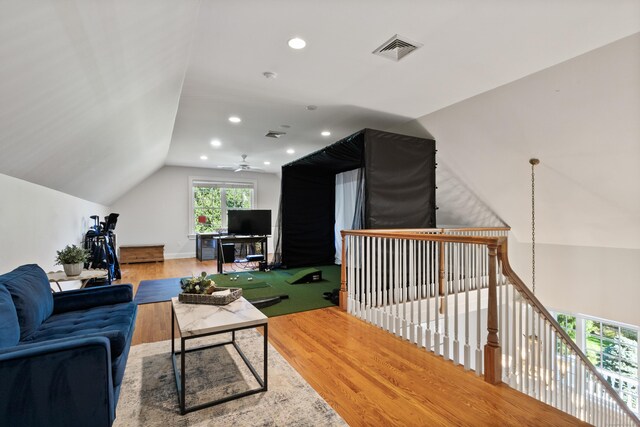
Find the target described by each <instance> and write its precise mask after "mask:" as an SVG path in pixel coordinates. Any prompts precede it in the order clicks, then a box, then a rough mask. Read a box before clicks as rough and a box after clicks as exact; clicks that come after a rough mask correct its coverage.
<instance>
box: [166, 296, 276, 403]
mask: <svg viewBox="0 0 640 427" xmlns="http://www.w3.org/2000/svg"><path fill="white" fill-rule="evenodd" d="M171 318H172V321H171V361H172V363H173V372H174V374H175V377H176V388H177V389H178V403H179V405H180V414H181V415H184V414H186V413H187V412H193V411H197V410H198V409H203V408H207V407H209V406H213V405H218V404H220V403H224V402H228V401H230V400H233V399H239V398H241V397H244V396H249V395H251V394H255V393H260V392H263V391H267V365H268V360H267V359H268V356H267V355H268V345H269V344H268V343H269V329H268V322H269V320H268V319H267V316H265V315H264V314H262V312H261V311H260V310H258V309H257V308H255V307H254V306H253V305H252V304H251V303H250V302H249V301H247V300H246V299H244V298H243V297H240V298H239V299H237V300H235V301H233V302H232V303H229V304H227V305H206V304H186V303H182V302H180V301H178V298H177V297H174V298H171ZM176 324H177V326H178V330H179V332H180V349H179V350H176V348H175V336H174V329H175V326H176ZM260 326H262V328H263V330H264V334H263V351H264V356H263V359H262V363H263V365H262V378H261V377H260V375H259V374H258V372H257V371H256V369H255V368H254V367H253V365H251V363H250V362H249V359H247V356H245V354H244V353H243V352H242V350H241V349H240V346H239V345H238V342H237V341H236V331H241V330H243V329H253V328H256V327H260ZM228 332H231V341H226V342H222V343H217V344H212V345H205V346H202V347H196V348H190V349H188V350H187V349H186V341H187V340H190V339H193V338H201V337H206V336H209V335H217V334H222V333H228ZM225 345H232V346H233V347H234V348H235V349H236V351H237V352H238V354H239V355H240V357H242V360H243V361H244V363H245V364H246V365H247V367H248V368H249V370H250V371H251V373H252V374H253V376H254V378H255V379H256V381H258V384H259V385H260V387H258V388H254V389H252V390H247V391H243V392H241V393H236V394H233V395H230V396H225V397H222V398H220V399H217V400H214V401H212V402H207V403H203V404H200V405H195V406H191V407H188V408H187V407H186V405H185V394H186V385H187V384H186V380H185V354H186V353H190V352H192V351H203V350H206V349H209V348H214V347H220V346H225ZM176 356H179V357H180V365H179V368H178V362H177V360H176V359H177V357H176Z"/></svg>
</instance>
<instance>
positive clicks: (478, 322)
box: [473, 245, 484, 375]
mask: <svg viewBox="0 0 640 427" xmlns="http://www.w3.org/2000/svg"><path fill="white" fill-rule="evenodd" d="M473 247H474V250H475V252H476V260H475V261H476V265H475V267H476V271H475V277H476V301H477V304H476V334H477V337H478V338H477V340H476V341H477V343H476V374H477V375H482V368H483V363H482V341H481V340H482V332H481V328H480V326H481V324H482V314H481V313H482V307H481V305H480V303H481V298H480V295H481V289H482V285H481V283H482V282H481V281H482V265H483V264H484V261H483V260H482V254H483V248H484V246H480V247H479V246H478V245H473Z"/></svg>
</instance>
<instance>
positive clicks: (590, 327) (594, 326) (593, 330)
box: [586, 320, 600, 335]
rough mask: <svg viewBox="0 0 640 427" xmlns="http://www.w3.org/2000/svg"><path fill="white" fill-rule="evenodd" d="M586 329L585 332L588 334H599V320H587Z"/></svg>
mask: <svg viewBox="0 0 640 427" xmlns="http://www.w3.org/2000/svg"><path fill="white" fill-rule="evenodd" d="M586 331H587V334H590V335H600V322H596V321H593V320H587V328H586Z"/></svg>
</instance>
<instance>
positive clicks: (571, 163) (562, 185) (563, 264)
mask: <svg viewBox="0 0 640 427" xmlns="http://www.w3.org/2000/svg"><path fill="white" fill-rule="evenodd" d="M639 49H640V34H636V35H634V36H630V37H627V38H624V39H621V40H619V41H617V42H614V43H612V44H610V45H607V46H604V47H602V48H599V49H596V50H594V51H591V52H588V53H586V54H584V55H581V56H578V57H576V58H573V59H570V60H568V61H566V62H563V63H561V64H558V65H556V66H553V67H550V68H548V69H546V70H542V71H540V72H538V73H535V74H532V75H530V76H527V77H524V78H522V79H520V80H517V81H514V82H512V83H509V84H507V85H504V86H501V87H498V88H496V89H493V90H490V91H488V92H485V93H483V94H480V95H478V96H475V97H473V98H470V99H467V100H464V101H461V102H459V103H457V104H455V105H452V106H450V107H447V108H444V109H442V110H439V111H436V112H434V113H431V114H427V115H425V116H423V117H421V118H419V119H417V120H414V121H412V122H409V123H406V124H405V125H404V126H402V127H399V128H395V129H393V130H394V131H398V132H405V133H408V134H411V135H416V136H423V135H432V136H433V137H434V138H435V140H436V141H437V144H438V163H439V164H444V165H446V167H447V168H448V169H449V170H450V171H452V172H453V173H454V174H455V178H456V180H457V181H460V182H462V183H463V185H462V186H461V187H464V188H462V190H463V191H461V192H460V196H457V197H459V198H461V199H462V201H463V202H464V201H466V200H467V199H470V197H468V192H471V193H472V194H473V195H475V196H476V197H477V198H478V203H473V204H471V205H470V206H475V205H477V206H480V207H483V209H480V210H479V212H478V213H476V212H474V211H475V209H471V210H469V209H466V208H464V203H453V202H456V201H455V200H448V199H451V197H450V196H449V195H448V194H447V198H448V199H447V198H445V197H444V194H443V192H446V191H453V192H455V193H456V195H458V187H460V186H457V185H451V184H449V183H447V182H441V183H440V184H439V187H440V188H439V189H438V193H437V195H438V205H439V207H440V210H441V211H442V212H443V213H446V212H451V211H454V212H458V214H460V212H462V215H463V216H464V217H468V216H472V217H478V218H483V217H486V218H491V215H487V214H488V213H490V212H492V213H495V216H496V217H497V218H499V219H502V220H503V221H504V222H505V223H507V224H509V225H510V226H511V227H512V230H513V233H512V235H511V237H510V245H511V250H510V254H511V258H512V264H513V267H514V270H515V271H516V273H518V274H519V275H520V276H521V278H522V279H523V280H524V282H525V283H526V284H529V285H530V284H531V273H530V260H529V257H530V246H529V245H528V244H527V241H530V240H529V239H530V233H531V231H530V221H531V212H530V209H531V195H530V191H531V176H530V173H531V166H530V165H529V159H530V158H531V157H538V158H540V160H541V163H540V165H539V166H537V167H536V241H537V242H538V245H537V247H538V250H537V253H538V257H537V260H536V269H537V275H536V287H537V290H536V291H537V292H536V293H537V296H538V297H539V298H540V299H541V300H542V302H543V303H544V304H545V305H547V306H548V307H552V308H555V309H558V310H564V311H569V312H577V313H584V314H588V315H592V316H598V317H603V318H606V319H611V320H617V321H621V322H626V323H631V324H635V325H638V324H640V319H639V318H638V316H639V315H638V313H639V310H638V301H640V293H639V289H640V168H638V167H637V162H638V160H639V159H640V143H639V141H640V120H638V117H640V96H638V94H640V55H638V52H640V50H639ZM440 171H441V170H440V168H439V169H438V173H439V174H440ZM439 178H440V177H439ZM456 180H454V181H452V182H453V184H456V183H457V181H456ZM449 202H450V203H449ZM446 203H449V205H445V204H446ZM483 205H484V206H483ZM457 206H459V207H457ZM484 207H486V209H485V208H484ZM438 213H440V211H438ZM454 220H455V222H461V221H460V220H459V218H456V217H454ZM438 222H439V224H440V223H441V222H440V217H439V221H438ZM482 222H485V221H481V222H480V221H479V222H478V223H475V224H468V223H467V224H465V225H478V226H480V225H485V224H483V223H482Z"/></svg>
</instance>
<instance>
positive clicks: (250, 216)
mask: <svg viewBox="0 0 640 427" xmlns="http://www.w3.org/2000/svg"><path fill="white" fill-rule="evenodd" d="M228 219H229V226H228V232H229V234H240V235H243V236H269V235H271V211H270V210H268V209H253V210H237V211H236V210H233V211H229V212H228Z"/></svg>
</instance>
